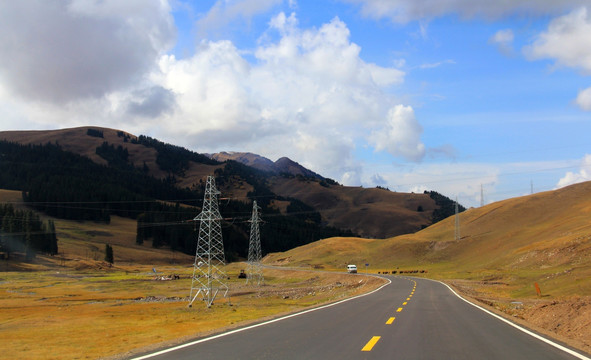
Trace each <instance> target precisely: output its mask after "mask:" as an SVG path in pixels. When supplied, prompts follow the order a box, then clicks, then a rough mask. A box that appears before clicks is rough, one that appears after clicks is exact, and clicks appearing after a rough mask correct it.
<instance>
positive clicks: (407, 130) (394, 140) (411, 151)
mask: <svg viewBox="0 0 591 360" xmlns="http://www.w3.org/2000/svg"><path fill="white" fill-rule="evenodd" d="M386 120H387V121H386V124H385V125H384V126H383V127H382V128H381V129H379V130H376V131H374V132H373V133H372V135H371V141H372V143H373V144H374V145H375V149H376V151H383V150H385V151H388V152H389V153H390V154H391V155H393V156H398V157H400V156H402V157H404V158H406V159H409V160H412V161H419V160H421V159H422V158H423V157H424V156H425V145H424V144H423V143H422V142H421V141H420V137H421V134H422V133H423V128H422V127H421V125H420V124H419V123H418V121H416V119H415V114H414V111H413V109H412V107H410V106H404V105H396V106H395V107H393V108H391V109H390V110H389V112H388V118H387V119H386Z"/></svg>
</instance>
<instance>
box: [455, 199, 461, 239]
mask: <svg viewBox="0 0 591 360" xmlns="http://www.w3.org/2000/svg"><path fill="white" fill-rule="evenodd" d="M455 239H456V241H459V240H460V215H459V211H458V197H457V196H456V231H455Z"/></svg>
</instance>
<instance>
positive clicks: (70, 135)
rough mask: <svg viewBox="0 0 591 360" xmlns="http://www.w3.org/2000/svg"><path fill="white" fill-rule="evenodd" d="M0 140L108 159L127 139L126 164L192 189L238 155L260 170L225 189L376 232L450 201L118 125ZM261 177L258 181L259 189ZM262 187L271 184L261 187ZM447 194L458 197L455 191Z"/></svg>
mask: <svg viewBox="0 0 591 360" xmlns="http://www.w3.org/2000/svg"><path fill="white" fill-rule="evenodd" d="M0 140H7V141H10V142H15V143H19V144H47V143H52V144H59V146H60V147H61V148H62V149H63V150H65V151H68V152H72V153H75V154H78V155H82V156H84V157H87V158H89V159H91V160H92V161H93V162H95V163H97V164H101V165H108V164H110V162H109V161H110V160H108V159H109V158H108V157H107V156H106V155H102V156H101V155H99V152H98V151H97V149H99V148H101V146H105V145H104V143H107V145H108V146H111V149H110V150H109V148H108V147H105V151H107V150H109V151H110V152H111V153H113V152H115V151H116V150H117V148H119V147H121V149H122V151H125V158H124V161H123V162H124V163H125V164H129V165H131V166H132V167H135V168H142V169H144V170H145V172H146V173H147V174H149V175H150V176H153V177H155V178H157V179H161V180H166V179H168V178H172V179H173V180H174V183H175V184H176V186H178V187H179V188H190V189H197V188H198V187H199V186H200V185H201V184H202V183H203V180H204V179H205V178H206V176H207V175H212V174H218V177H219V174H220V172H222V170H224V169H227V168H228V161H232V160H234V161H236V162H239V163H241V164H245V165H247V166H248V167H249V168H251V169H253V171H258V172H257V173H256V174H255V175H251V174H247V175H244V173H245V172H244V171H243V170H240V173H237V172H236V171H234V172H230V171H226V172H224V177H225V179H223V181H221V182H220V183H219V186H218V187H219V188H220V190H221V191H222V194H223V195H222V196H223V197H225V198H234V199H241V201H247V200H246V199H247V198H248V197H249V196H250V198H253V196H259V197H261V196H262V197H267V198H268V197H269V196H271V197H273V199H272V201H271V204H270V205H271V206H272V207H273V209H275V210H277V211H279V212H281V213H282V214H284V215H286V214H287V207H288V205H289V203H290V202H291V200H289V199H297V200H299V201H301V202H302V203H304V204H306V205H307V206H308V207H310V209H308V210H306V211H316V212H319V213H320V215H321V218H322V219H321V221H322V224H324V225H325V226H331V227H335V228H339V229H343V230H348V231H351V232H353V233H355V234H358V235H360V236H364V237H370V238H385V237H390V236H395V235H399V234H405V233H411V232H415V231H418V230H420V229H421V228H424V227H426V226H428V225H430V224H432V223H433V211H434V210H435V209H438V208H441V207H443V204H442V203H438V202H437V201H436V200H434V199H433V198H431V197H430V196H428V195H425V194H407V193H396V192H391V191H388V190H385V189H377V188H376V189H364V188H361V187H347V186H342V185H339V184H337V183H336V182H334V181H332V180H330V179H326V178H324V177H322V176H321V175H318V174H316V173H314V172H312V171H310V170H308V169H306V168H304V167H303V166H301V165H300V164H298V163H296V162H294V161H292V160H290V159H288V158H281V159H279V160H277V161H275V162H272V161H271V160H268V159H266V158H264V157H261V156H259V155H256V154H250V153H218V154H210V155H209V157H206V156H204V155H200V154H195V153H192V152H190V151H188V150H186V149H184V148H180V147H177V146H174V145H169V144H164V143H161V142H159V141H157V140H155V139H151V138H148V137H144V136H139V137H138V136H135V135H132V134H129V133H127V132H124V131H121V130H115V129H107V128H98V127H79V128H72V129H60V130H44V131H4V132H0ZM114 156H115V155H114ZM222 161H223V162H222ZM233 168H236V167H235V166H234V167H233ZM216 172H217V173H216ZM257 179H258V180H257ZM256 183H258V189H255V185H257V184H256ZM262 187H264V188H265V189H264V190H261V188H262ZM267 188H268V189H267ZM249 194H250V195H249ZM447 202H451V200H449V199H447ZM302 211H303V210H302ZM300 212H301V211H300Z"/></svg>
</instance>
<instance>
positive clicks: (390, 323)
mask: <svg viewBox="0 0 591 360" xmlns="http://www.w3.org/2000/svg"><path fill="white" fill-rule="evenodd" d="M394 319H396V318H395V317H391V318H389V319H388V321H386V325H392V323H393V322H394Z"/></svg>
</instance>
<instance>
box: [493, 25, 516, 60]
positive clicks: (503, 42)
mask: <svg viewBox="0 0 591 360" xmlns="http://www.w3.org/2000/svg"><path fill="white" fill-rule="evenodd" d="M514 37H515V36H514V34H513V30H511V29H503V30H499V31H497V32H496V33H495V34H494V35H493V36H491V38H490V39H489V40H488V42H489V43H491V44H494V45H496V46H497V48H498V49H499V51H500V52H502V53H503V54H506V55H508V54H510V53H511V51H512V46H513V39H514Z"/></svg>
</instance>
